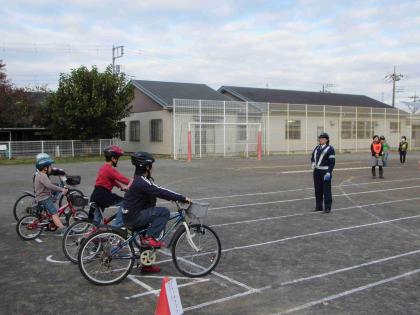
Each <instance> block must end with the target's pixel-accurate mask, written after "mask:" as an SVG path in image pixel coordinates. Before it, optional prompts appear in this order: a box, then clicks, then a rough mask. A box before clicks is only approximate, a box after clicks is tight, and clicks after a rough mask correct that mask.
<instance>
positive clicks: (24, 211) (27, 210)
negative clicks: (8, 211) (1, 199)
mask: <svg viewBox="0 0 420 315" xmlns="http://www.w3.org/2000/svg"><path fill="white" fill-rule="evenodd" d="M34 203H35V198H34V196H31V195H28V194H25V195H23V196H20V197H19V198H18V199H17V200H16V202H15V204H14V206H13V216H14V217H15V219H16V221H19V220H20V218H22V217H23V216H25V215H28V214H31V213H32V209H33V206H34Z"/></svg>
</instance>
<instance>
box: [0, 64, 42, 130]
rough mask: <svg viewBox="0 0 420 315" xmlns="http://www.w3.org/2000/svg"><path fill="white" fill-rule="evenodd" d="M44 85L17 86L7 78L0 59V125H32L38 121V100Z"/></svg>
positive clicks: (40, 98)
mask: <svg viewBox="0 0 420 315" xmlns="http://www.w3.org/2000/svg"><path fill="white" fill-rule="evenodd" d="M46 93H47V89H46V87H35V88H26V89H25V88H17V87H15V86H14V85H13V84H12V83H11V82H10V80H8V79H7V75H6V65H5V64H4V63H3V62H2V60H0V127H3V128H4V127H32V126H34V125H39V123H40V102H41V100H42V99H43V98H45V95H46Z"/></svg>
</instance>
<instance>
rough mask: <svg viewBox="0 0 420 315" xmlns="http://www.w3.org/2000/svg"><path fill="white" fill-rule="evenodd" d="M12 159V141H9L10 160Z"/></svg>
mask: <svg viewBox="0 0 420 315" xmlns="http://www.w3.org/2000/svg"><path fill="white" fill-rule="evenodd" d="M11 159H12V141H9V160H11Z"/></svg>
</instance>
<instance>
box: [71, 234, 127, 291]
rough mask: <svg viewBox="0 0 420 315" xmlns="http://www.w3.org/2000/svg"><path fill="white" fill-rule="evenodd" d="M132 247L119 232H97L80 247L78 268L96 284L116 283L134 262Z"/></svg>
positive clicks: (123, 277)
mask: <svg viewBox="0 0 420 315" xmlns="http://www.w3.org/2000/svg"><path fill="white" fill-rule="evenodd" d="M134 259H135V258H134V249H133V245H132V244H131V243H127V242H126V240H125V238H124V237H122V236H121V235H120V234H118V233H116V232H114V231H110V232H97V233H94V234H92V235H91V236H89V237H88V238H87V239H86V241H84V242H83V243H82V245H81V247H80V250H79V254H78V259H77V260H78V263H79V269H80V272H81V273H82V275H83V276H84V277H85V278H86V279H87V280H89V281H90V282H92V283H94V284H96V285H110V284H114V283H118V282H120V281H122V280H124V279H125V277H127V275H128V274H129V273H130V271H131V269H132V268H133V264H134Z"/></svg>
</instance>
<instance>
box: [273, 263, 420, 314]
mask: <svg viewBox="0 0 420 315" xmlns="http://www.w3.org/2000/svg"><path fill="white" fill-rule="evenodd" d="M419 272H420V268H419V269H415V270H412V271H409V272H406V273H403V274H400V275H398V276H395V277H391V278H386V279H383V280H381V281H377V282H372V283H369V284H367V285H364V286H361V287H357V288H354V289H351V290H347V291H344V292H341V293H338V294H334V295H330V296H326V297H324V298H322V299H319V300H316V301H312V302H309V303H305V304H303V305H299V306H297V307H294V308H291V309H288V310H286V311H284V312H281V313H277V314H290V313H294V312H297V311H301V310H304V309H307V308H310V307H312V306H314V305H318V304H322V303H325V302H328V301H333V300H336V299H339V298H341V297H343V296H347V295H350V294H353V293H357V292H361V291H364V290H367V289H370V288H373V287H376V286H378V285H381V284H385V283H388V282H391V281H395V280H398V279H401V278H405V277H408V276H411V275H414V274H416V273H419Z"/></svg>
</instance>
